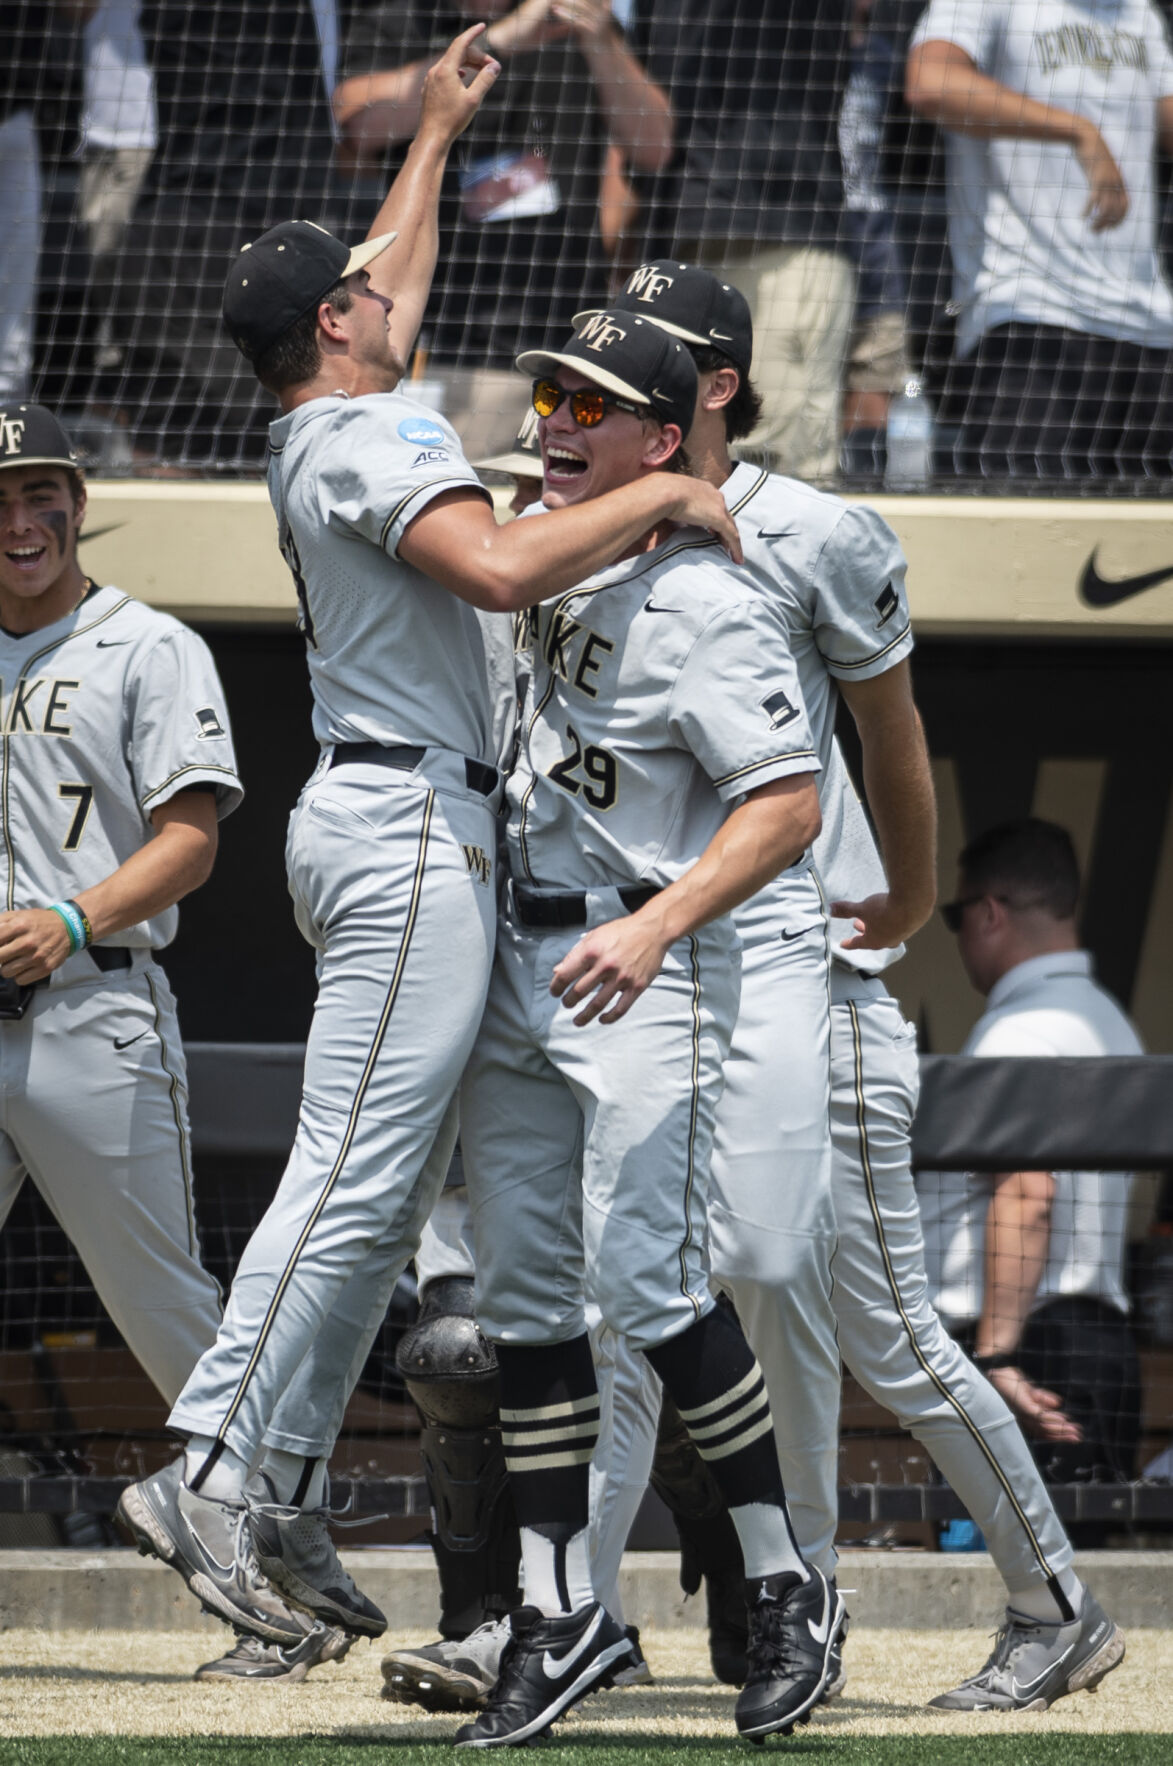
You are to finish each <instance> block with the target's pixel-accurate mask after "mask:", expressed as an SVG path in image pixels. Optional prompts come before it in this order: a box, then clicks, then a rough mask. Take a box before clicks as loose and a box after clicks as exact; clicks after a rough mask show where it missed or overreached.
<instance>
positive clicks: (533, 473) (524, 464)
mask: <svg viewBox="0 0 1173 1766" xmlns="http://www.w3.org/2000/svg"><path fill="white" fill-rule="evenodd" d="M472 464H473V466H474V467H475V468H476V470H477V471H478V472H508V473H509V474H510V476H511V477H512V478H541V476H542V456H541V455H540V454H523V453H521V452H520V450H519V451H518V452H517V453H516V454H493V455H491V456H490V458H489V459H487V460H474V461H473V462H472Z"/></svg>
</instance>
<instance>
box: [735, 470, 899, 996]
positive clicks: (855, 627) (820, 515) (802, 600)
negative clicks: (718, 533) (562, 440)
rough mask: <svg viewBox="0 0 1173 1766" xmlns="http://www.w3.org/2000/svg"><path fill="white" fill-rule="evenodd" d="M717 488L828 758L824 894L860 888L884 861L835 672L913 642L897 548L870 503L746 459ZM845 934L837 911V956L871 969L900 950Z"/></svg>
mask: <svg viewBox="0 0 1173 1766" xmlns="http://www.w3.org/2000/svg"><path fill="white" fill-rule="evenodd" d="M722 494H723V495H724V498H725V502H726V504H727V506H728V508H729V510H730V512H731V513H732V514H733V515H735V516H736V517H737V527H738V533H739V534H740V536H741V543H742V548H743V550H744V553H745V568H746V569H747V570H749V571H751V572H752V573H753V574H754V575H755V576H757V577H758V579H759V580H760V582H761V583H762V585H763V588H764V589H765V590H766V592H767V593H768V594H770V595H771V596H772V597H774V598H775V600H776V602H777V604H778V606H779V608H780V610H781V612H782V615H783V618H784V619H785V621H786V626H787V630H788V632H789V634H790V644H791V648H792V650H793V652H794V661H795V666H796V667H797V669H798V681H799V688H800V691H801V693H802V697H803V702H804V703H805V705H806V708H807V716H808V718H809V719H810V726H811V733H812V735H813V737H814V741H815V746H816V748H817V750H818V754H819V759H820V761H821V762H822V766H823V771H822V774H821V776H820V779H819V802H820V804H821V806H822V811H823V831H822V833H821V835H820V836H819V839H818V840H817V841H816V843H815V863H816V865H817V867H818V870H819V873H820V875H821V876H822V879H823V883H824V885H825V888H826V892H827V899H828V901H858V900H861V899H862V898H863V897H864V896H866V895H870V894H872V893H873V892H874V891H876V890H880V889H883V888H884V887H885V882H884V870H883V865H882V864H881V862H880V856H879V853H878V852H877V850H876V844H875V841H874V839H873V837H872V833H871V829H870V828H869V826H868V822H867V817H866V816H865V815H864V812H863V809H862V807H861V805H860V802H859V799H858V797H857V795H856V792H855V788H854V786H853V785H852V783H851V779H850V776H849V774H848V772H847V768H846V767H845V765H844V764H843V757H842V755H841V753H840V752H839V748H838V744H837V743H836V741H835V711H836V707H837V704H838V694H837V692H836V690H835V682H836V681H837V680H846V681H866V680H871V679H872V677H873V676H875V675H880V674H884V673H886V671H887V670H888V669H890V668H892V667H894V666H895V664H896V663H898V662H901V661H903V659H904V658H905V657H906V656H908V655H909V653H910V652H911V650H912V626H911V623H910V620H909V613H908V597H907V593H906V590H905V583H904V578H905V572H906V570H907V564H906V561H905V557H904V553H903V552H902V551H901V549H900V542H899V541H898V540H897V538H896V535H895V534H894V533H893V532H892V529H891V528H890V527H889V526H888V524H887V522H886V521H884V520H883V519H882V518H881V516H879V515H877V513H876V511H875V510H874V509H870V508H868V507H867V505H866V504H859V503H845V502H844V501H843V500H842V498H840V497H835V496H831V495H829V494H828V493H827V492H826V491H817V490H814V489H812V488H811V486H810V485H806V484H801V483H800V482H799V481H798V480H797V479H794V478H782V477H779V476H778V475H777V474H776V473H770V472H763V471H761V470H760V469H759V468H758V467H755V466H749V465H745V464H741V465H738V466H735V467H734V469H733V471H732V472H731V474H730V475H729V477H728V478H727V479H726V481H725V483H724V485H723V486H722ZM847 936H849V927H848V924H847V922H846V921H836V922H833V923H832V928H831V937H832V947H833V949H834V952H835V956H836V959H837V960H838V961H840V962H845V963H848V964H850V965H851V967H853V968H857V969H862V970H865V971H866V972H868V973H871V974H875V973H877V972H878V971H879V970H881V969H884V968H886V967H887V966H888V965H889V964H890V963H894V962H896V961H898V959H899V957H900V956H901V954H902V953H901V951H900V950H893V951H844V950H843V948H842V940H843V939H844V938H845V937H847Z"/></svg>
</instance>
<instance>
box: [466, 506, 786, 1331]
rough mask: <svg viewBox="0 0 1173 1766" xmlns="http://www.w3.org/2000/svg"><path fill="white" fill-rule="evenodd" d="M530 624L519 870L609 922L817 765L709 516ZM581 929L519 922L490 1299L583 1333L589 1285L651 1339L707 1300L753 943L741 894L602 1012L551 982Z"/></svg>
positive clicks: (475, 1099) (472, 1123)
mask: <svg viewBox="0 0 1173 1766" xmlns="http://www.w3.org/2000/svg"><path fill="white" fill-rule="evenodd" d="M528 635H529V649H530V662H531V664H532V676H531V679H530V681H529V685H528V690H527V702H526V706H525V709H524V712H523V717H522V736H523V746H522V754H521V757H520V759H519V761H518V765H517V767H516V769H515V771H514V774H513V776H512V778H511V779H510V782H509V787H508V796H509V802H510V821H509V835H508V838H509V850H510V860H511V871H512V875H513V878H514V882H515V884H517V883H520V882H525V881H528V883H529V884H530V885H531V886H533V887H535V888H537V889H538V890H540V891H544V892H547V893H550V892H552V893H555V894H556V893H557V892H559V891H566V890H570V891H576V890H577V891H583V892H585V904H586V905H585V914H586V924H587V925H588V926H590V925H597V924H599V923H600V922H601V921H603V920H605V919H612V918H615V917H617V916H619V915H621V914H622V913H623V912H624V911H625V909H624V908H623V906H622V903H621V900H620V897H619V895H618V889H619V888H621V887H622V886H624V885H629V884H638V883H643V884H653V885H664V884H668V883H670V882H672V881H673V880H674V879H676V878H677V877H679V876H680V875H681V874H682V872H684V871H686V870H687V868H688V867H689V866H690V865H691V864H693V863H695V861H696V860H697V859H698V858H699V857H700V854H701V853H702V851H703V850H704V849H705V847H707V846H708V844H709V842H710V841H711V839H712V838H713V836H714V834H715V833H716V832H717V830H718V829H719V827H720V826H721V824H722V822H723V821H724V820H725V818H726V816H727V814H728V813H729V808H730V806H731V804H733V803H735V802H736V801H738V800H739V799H740V798H741V797H742V796H743V795H744V793H745V792H746V791H748V790H752V789H754V788H755V787H756V786H758V785H762V784H766V783H768V782H769V781H770V780H773V779H778V778H785V777H788V776H792V775H794V774H800V773H810V772H814V771H815V770H816V769H817V766H818V759H817V756H816V754H815V752H814V747H813V744H812V742H811V739H810V734H809V731H808V728H807V723H806V717H805V713H804V711H803V709H802V702H801V698H800V696H799V692H798V684H797V677H796V674H795V669H794V663H793V660H792V658H791V656H790V652H789V648H788V646H787V643H786V637H785V631H784V627H783V625H782V622H781V620H780V618H779V617H778V613H777V611H776V609H775V608H773V607H772V606H771V605H770V604H769V602H768V601H767V599H766V598H765V597H764V596H763V595H762V594H761V593H760V591H759V589H758V588H757V587H756V585H755V584H754V583H753V581H752V580H751V579H750V578H749V577H748V576H747V575H745V574H744V573H741V572H738V571H735V570H733V569H732V568H731V567H730V566H729V565H728V563H727V561H725V559H724V554H723V553H722V552H721V551H720V550H719V548H718V547H717V546H716V545H715V544H714V543H713V542H712V541H711V540H710V539H708V538H707V537H702V536H700V535H695V534H690V533H682V534H681V535H680V536H679V537H678V538H676V539H674V540H673V541H671V542H669V543H668V544H666V545H664V546H662V547H660V548H658V549H657V550H656V551H655V552H652V553H647V554H642V555H640V556H639V557H637V558H633V559H628V560H625V561H624V562H622V563H620V564H617V565H615V566H613V567H612V568H611V569H609V570H606V571H603V572H600V573H599V574H598V575H597V576H596V577H594V578H592V579H591V580H590V581H589V582H588V583H586V584H584V585H583V586H582V587H581V588H580V589H576V590H573V591H571V592H570V593H569V594H567V595H563V596H560V597H558V598H557V599H556V600H555V601H553V602H551V603H550V604H549V605H548V606H544V607H542V608H541V609H539V610H538V611H537V613H536V615H535V616H534V617H533V618H532V619H531V621H530V625H529V634H528ZM813 893H814V892H813V886H812V894H813ZM817 908H818V903H817V896H816V898H815V909H816V913H817ZM577 937H578V932H577V930H571V931H564V930H561V929H555V930H552V931H547V932H543V931H541V930H540V929H530V928H529V927H528V926H527V925H526V924H525V923H524V921H523V920H522V919H520V918H519V917H518V915H516V914H515V913H514V912H513V911H512V910H511V909H507V912H506V916H505V919H504V921H503V924H502V926H501V929H500V933H499V937H498V947H497V959H496V964H495V967H494V973H493V982H492V986H491V988H490V992H489V1000H488V1003H487V1005H486V1009H485V1016H484V1020H483V1022H482V1025H481V1030H480V1034H479V1035H478V1038H477V1043H476V1047H475V1049H474V1052H473V1056H472V1059H471V1060H470V1062H469V1066H468V1069H467V1072H466V1075H465V1081H464V1085H463V1088H462V1098H461V1104H462V1123H463V1146H464V1159H465V1171H466V1176H467V1179H468V1187H469V1194H470V1197H471V1200H472V1205H473V1213H474V1221H475V1227H476V1250H477V1283H478V1289H477V1294H478V1301H477V1304H478V1316H479V1317H480V1319H481V1321H482V1324H483V1326H484V1329H485V1330H486V1331H487V1332H488V1333H489V1334H490V1335H491V1336H494V1337H497V1338H499V1339H501V1340H504V1341H509V1342H542V1341H546V1340H549V1337H550V1335H551V1334H553V1335H556V1336H559V1337H561V1336H564V1335H574V1334H576V1333H577V1331H578V1330H581V1329H582V1328H583V1318H584V1310H583V1300H584V1290H585V1289H589V1291H590V1293H591V1295H592V1297H593V1298H594V1300H595V1301H596V1302H597V1304H598V1307H599V1309H600V1312H601V1314H602V1317H603V1319H604V1321H605V1322H606V1323H607V1325H609V1326H610V1328H611V1329H612V1330H613V1331H617V1332H621V1333H624V1334H626V1335H627V1336H629V1337H630V1338H631V1340H632V1341H633V1342H634V1343H635V1344H636V1345H637V1346H640V1347H650V1346H652V1345H653V1344H655V1343H657V1342H661V1341H663V1340H664V1339H665V1338H667V1337H669V1336H671V1335H672V1334H673V1333H674V1332H676V1331H679V1330H681V1329H683V1328H684V1327H685V1326H686V1325H687V1324H689V1323H691V1322H692V1321H693V1320H694V1319H695V1318H697V1317H699V1316H700V1315H701V1313H702V1312H703V1311H704V1310H705V1309H706V1308H707V1306H708V1304H709V1296H708V1285H707V1257H706V1251H705V1238H706V1207H707V1192H708V1175H709V1161H710V1156H711V1149H712V1135H713V1122H714V1116H715V1111H716V1105H717V1100H718V1098H719V1096H720V1092H721V1085H722V1063H723V1061H724V1058H725V1056H726V1054H727V1053H728V1047H729V1038H730V1036H731V1034H732V1029H733V1023H734V1019H735V1017H736V1009H737V992H738V989H737V979H738V961H737V944H736V940H735V938H734V935H733V930H732V926H731V923H730V921H729V919H728V918H727V917H724V918H721V919H719V920H717V921H715V922H714V923H713V924H711V925H709V926H705V927H702V928H700V929H699V930H698V931H697V932H696V933H694V934H692V935H691V936H690V937H688V938H682V939H680V940H678V941H677V942H676V943H675V944H673V946H672V947H671V949H670V950H669V951H668V953H667V954H666V956H665V959H664V963H663V967H662V969H661V971H660V973H659V974H658V975H657V977H656V978H655V980H654V981H653V982H652V984H651V986H650V987H649V988H648V989H647V990H646V992H645V993H643V994H642V995H641V996H640V998H639V999H637V1000H636V1001H635V1003H634V1004H633V1006H632V1007H631V1009H630V1010H629V1011H628V1012H627V1014H626V1015H625V1016H624V1017H623V1018H622V1019H621V1020H620V1021H619V1022H617V1023H615V1024H601V1023H598V1022H596V1023H594V1024H591V1025H588V1026H585V1027H580V1026H576V1025H575V1024H574V1023H573V1021H572V1016H571V1014H570V1013H569V1012H567V1011H566V1010H565V1009H564V1008H562V1006H561V1005H560V1004H559V1002H558V1001H557V1000H555V999H553V998H552V997H551V996H550V993H549V979H550V974H551V972H552V970H553V969H554V967H555V966H556V964H557V963H558V962H559V961H560V960H561V958H562V957H563V956H564V955H565V954H566V952H567V951H568V950H569V949H570V948H571V947H572V946H573V945H574V943H575V942H576V939H577ZM519 1122H524V1123H525V1125H526V1132H525V1134H524V1135H522V1136H521V1137H519V1136H518V1133H517V1125H518V1123H519ZM518 1244H522V1245H524V1246H525V1247H526V1256H524V1257H521V1258H519V1257H518V1256H517V1246H518Z"/></svg>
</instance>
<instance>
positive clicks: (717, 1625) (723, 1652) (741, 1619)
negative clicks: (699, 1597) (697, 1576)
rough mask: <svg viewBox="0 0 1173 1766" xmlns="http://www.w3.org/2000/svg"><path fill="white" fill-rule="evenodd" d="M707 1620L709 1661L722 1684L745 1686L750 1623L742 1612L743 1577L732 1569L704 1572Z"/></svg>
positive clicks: (738, 1570) (743, 1610) (743, 1605)
mask: <svg viewBox="0 0 1173 1766" xmlns="http://www.w3.org/2000/svg"><path fill="white" fill-rule="evenodd" d="M705 1602H706V1605H707V1609H708V1620H709V1662H710V1663H711V1665H712V1669H713V1673H714V1675H715V1676H716V1678H717V1679H718V1680H719V1681H720V1682H721V1684H722V1686H744V1685H745V1675H746V1663H745V1657H746V1650H747V1649H748V1648H749V1623H748V1620H747V1619H746V1615H745V1577H744V1576H743V1575H742V1574H741V1570H740V1566H738V1567H737V1568H736V1569H734V1570H708V1571H706V1572H705Z"/></svg>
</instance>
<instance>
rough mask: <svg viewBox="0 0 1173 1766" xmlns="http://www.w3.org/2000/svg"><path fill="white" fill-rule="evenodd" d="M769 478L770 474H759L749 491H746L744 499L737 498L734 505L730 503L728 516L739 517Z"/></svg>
mask: <svg viewBox="0 0 1173 1766" xmlns="http://www.w3.org/2000/svg"><path fill="white" fill-rule="evenodd" d="M769 476H770V474H769V473H768V472H762V473H759V475H758V477H757V478H756V479H755V480H754V482H753V483H752V484H751V485H750V487H749V489H748V490H747V491H746V493H745V495H744V497H741V498H739V500H738V501H737V502H736V503H730V505H729V513H730V515H740V514H741V511H742V510H743V509H744V508H745V505H746V504H747V503H749V502H751V501H752V500H753V498H754V497H756V496H757V494H758V492H759V491H760V490H761V488H762V486H763V485H764V484H765V482H766V480H767V479H768V478H769Z"/></svg>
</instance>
